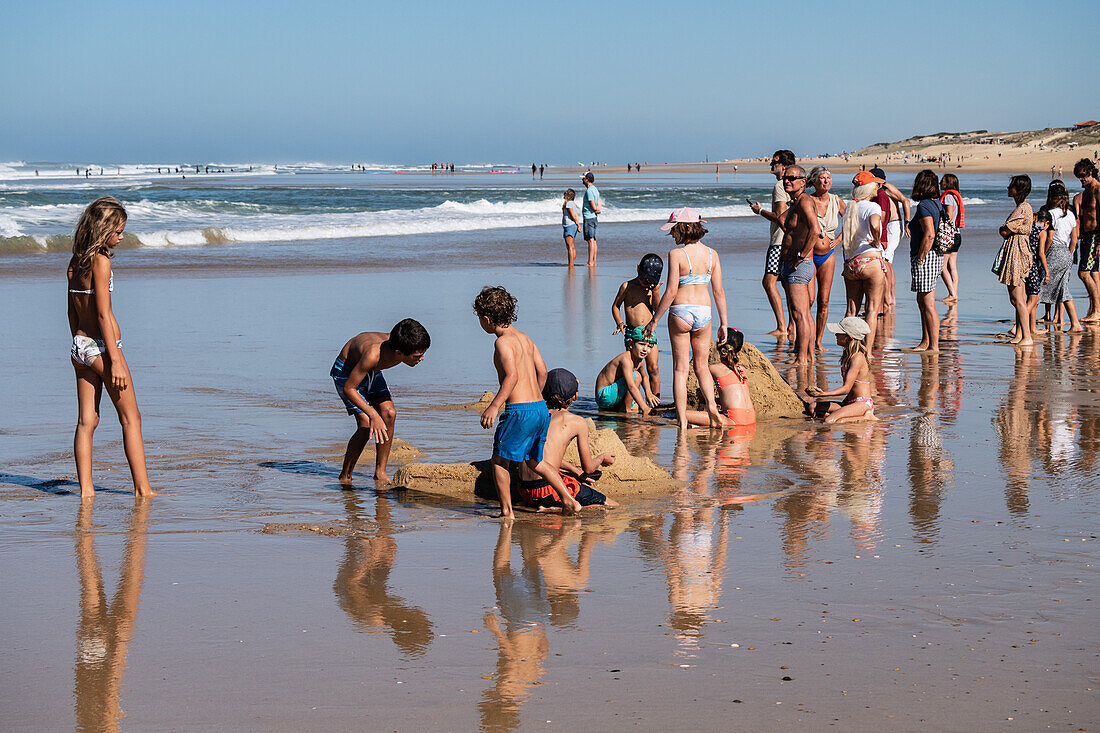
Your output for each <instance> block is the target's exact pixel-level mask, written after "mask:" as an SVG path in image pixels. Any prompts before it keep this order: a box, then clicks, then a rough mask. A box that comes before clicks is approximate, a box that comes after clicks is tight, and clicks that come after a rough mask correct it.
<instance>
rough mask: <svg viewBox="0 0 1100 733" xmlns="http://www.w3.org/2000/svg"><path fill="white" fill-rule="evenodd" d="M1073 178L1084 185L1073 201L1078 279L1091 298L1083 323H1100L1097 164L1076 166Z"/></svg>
mask: <svg viewBox="0 0 1100 733" xmlns="http://www.w3.org/2000/svg"><path fill="white" fill-rule="evenodd" d="M1073 175H1074V176H1076V177H1077V180H1078V181H1080V182H1081V188H1082V189H1084V190H1083V191H1082V192H1081V193H1079V194H1078V195H1077V196H1075V197H1074V204H1075V205H1076V208H1077V220H1078V223H1079V226H1080V227H1081V228H1080V232H1081V236H1080V237H1079V238H1078V240H1077V253H1078V258H1079V259H1078V260H1077V276H1078V277H1080V278H1081V282H1083V283H1084V284H1085V289H1086V290H1087V291H1088V294H1089V312H1088V313H1086V314H1085V317H1084V318H1082V319H1081V322H1082V323H1085V322H1088V323H1094V322H1096V321H1100V180H1098V178H1100V176H1098V174H1097V170H1096V164H1095V163H1093V162H1092V161H1091V160H1089V159H1088V158H1081V160H1079V161H1077V164H1076V165H1074V166H1073Z"/></svg>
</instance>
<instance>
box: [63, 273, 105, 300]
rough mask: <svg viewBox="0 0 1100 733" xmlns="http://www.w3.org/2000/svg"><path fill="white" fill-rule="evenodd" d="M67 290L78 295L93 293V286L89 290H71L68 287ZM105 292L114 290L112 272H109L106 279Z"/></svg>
mask: <svg viewBox="0 0 1100 733" xmlns="http://www.w3.org/2000/svg"><path fill="white" fill-rule="evenodd" d="M69 292H70V293H77V294H80V295H95V288H92V289H91V290H73V289H72V288H69ZM107 292H108V293H113V292H115V273H113V272H112V273H111V279H110V280H108V281H107Z"/></svg>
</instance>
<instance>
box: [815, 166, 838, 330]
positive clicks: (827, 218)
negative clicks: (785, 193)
mask: <svg viewBox="0 0 1100 733" xmlns="http://www.w3.org/2000/svg"><path fill="white" fill-rule="evenodd" d="M806 184H807V185H809V186H813V188H814V193H813V194H811V195H809V196H807V197H806V206H807V208H808V209H809V210H810V211H809V213H812V214H813V215H814V216H813V217H812V218H816V219H817V227H816V234H817V238H816V239H815V240H814V269H815V270H816V277H817V344H816V348H817V350H818V351H824V350H825V347H824V346H822V345H821V338H822V337H823V336H824V335H825V323H826V322H827V321H828V320H829V295H830V293H832V290H833V271H834V270H835V269H836V260H835V259H833V253H834V252H835V251H836V245H837V244H838V243H839V242H840V236H839V235H837V233H836V230H837V227H838V226H839V224H840V217H841V216H842V215H843V214H844V208H845V206H846V204H845V203H844V202H843V201H842V200H841V198H840V197H839V196H837V195H836V194H835V193H830V192H829V189H830V188H832V185H833V174H832V173H830V172H829V169H828V168H826V167H825V166H823V165H819V166H817V167H815V168H814V169H813V170H811V171H810V175H809V176H808V177H807V179H806ZM809 218H810V217H808V219H809ZM811 236H813V235H812V234H811Z"/></svg>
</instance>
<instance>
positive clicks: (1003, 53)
mask: <svg viewBox="0 0 1100 733" xmlns="http://www.w3.org/2000/svg"><path fill="white" fill-rule="evenodd" d="M2 15H3V17H4V24H5V27H6V30H5V33H4V37H5V41H4V43H3V44H0V69H2V71H0V99H3V100H4V101H5V112H4V114H3V115H2V116H0V159H2V160H50V161H70V160H96V161H112V162H144V161H165V162H167V161H206V160H222V161H260V160H263V161H273V162H279V161H307V160H317V161H327V162H334V163H336V162H351V161H359V162H407V163H417V162H425V161H431V160H455V161H458V162H478V161H484V162H490V161H495V162H505V161H507V162H526V161H530V160H538V161H540V162H541V161H547V162H550V163H566V162H576V161H581V160H583V161H590V160H604V161H611V162H626V161H633V160H649V161H651V162H663V161H669V162H671V161H686V160H701V159H702V158H703V157H704V156H706V155H709V156H710V158H711V159H712V160H713V159H715V158H718V157H726V156H739V155H752V154H762V155H766V154H768V153H770V152H771V151H772V150H773V149H775V148H777V147H790V148H792V149H794V150H795V151H796V152H798V153H800V154H805V153H814V152H823V151H835V150H841V149H852V148H856V147H861V146H863V145H866V144H870V143H873V142H878V141H884V140H894V139H898V138H904V137H908V136H909V135H912V134H916V133H928V132H938V131H941V130H971V129H979V128H986V129H990V130H1018V129H1030V128H1036V127H1045V126H1048V125H1049V126H1061V125H1068V124H1071V123H1073V122H1076V121H1079V120H1080V119H1088V118H1093V119H1100V81H1098V78H1100V77H1097V75H1096V72H1095V68H1096V63H1097V62H1096V56H1095V53H1093V52H1092V51H1088V52H1085V53H1078V52H1076V51H1075V50H1074V49H1075V47H1076V46H1080V45H1082V44H1085V45H1088V46H1095V43H1094V42H1092V41H1088V42H1087V43H1086V41H1085V40H1084V39H1086V38H1092V39H1095V38H1096V34H1097V33H1098V32H1100V3H1095V2H1092V3H1087V2H1053V3H1042V4H1037V3H1034V2H1030V3H1024V2H1015V1H1013V0H1008V1H1003V2H965V1H964V2H959V3H948V2H938V1H936V0H933V1H926V2H922V3H892V2H869V1H867V0H865V1H864V2H859V3H850V2H828V1H826V0H818V2H806V3H803V2H798V1H794V0H792V1H789V2H777V3H764V2H754V3H740V2H713V3H712V2H679V3H667V2H666V3H656V2H646V1H644V0H640V1H635V2H617V1H615V0H598V1H593V2H584V1H583V0H582V1H578V2H572V3H568V4H565V3H549V2H546V3H537V4H535V3H531V4H528V3H523V2H515V1H514V0H513V2H496V1H495V0H488V1H486V2H480V3H467V4H463V3H455V2H416V1H415V0H410V1H408V2H404V3H374V2H335V1H329V0H315V1H314V2H301V1H298V2H278V1H276V2H232V1H228V2H206V1H203V0H199V1H197V2H182V1H181V2H174V3H167V2H111V1H110V0H104V1H103V2H96V3H89V2H83V1H82V2H51V1H49V0H46V1H43V0H35V1H34V2H7V1H5V6H4V9H3V14H2ZM1074 64H1081V65H1087V66H1088V70H1089V73H1088V75H1085V74H1081V73H1078V72H1075V71H1074V70H1073V66H1074Z"/></svg>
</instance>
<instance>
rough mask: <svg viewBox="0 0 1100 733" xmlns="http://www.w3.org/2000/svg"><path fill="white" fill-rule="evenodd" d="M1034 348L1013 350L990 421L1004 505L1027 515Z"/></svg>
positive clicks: (1017, 513)
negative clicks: (1005, 381) (1029, 394)
mask: <svg viewBox="0 0 1100 733" xmlns="http://www.w3.org/2000/svg"><path fill="white" fill-rule="evenodd" d="M1035 350H1036V349H1035V347H1030V348H1026V347H1025V348H1020V349H1016V350H1015V351H1016V371H1015V373H1014V374H1013V377H1012V381H1011V382H1010V383H1009V385H1008V390H1007V391H1006V392H1005V398H1004V402H1002V403H1001V406H1000V408H998V410H997V414H996V415H994V416H993V423H994V426H995V428H996V431H997V437H998V445H999V455H1000V459H1001V460H1000V463H1001V467H1002V468H1003V470H1004V472H1005V506H1006V507H1007V508H1008V511H1009V512H1011V513H1012V514H1016V515H1023V514H1027V511H1028V508H1029V502H1028V486H1029V484H1030V483H1031V449H1030V448H1031V437H1032V428H1033V422H1035V418H1036V417H1037V413H1035V412H1032V411H1030V410H1028V409H1027V392H1028V386H1029V385H1030V383H1031V380H1032V377H1033V376H1034V374H1035V361H1036V355H1035Z"/></svg>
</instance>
